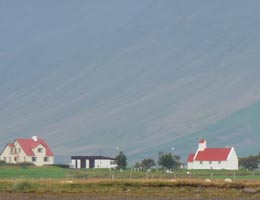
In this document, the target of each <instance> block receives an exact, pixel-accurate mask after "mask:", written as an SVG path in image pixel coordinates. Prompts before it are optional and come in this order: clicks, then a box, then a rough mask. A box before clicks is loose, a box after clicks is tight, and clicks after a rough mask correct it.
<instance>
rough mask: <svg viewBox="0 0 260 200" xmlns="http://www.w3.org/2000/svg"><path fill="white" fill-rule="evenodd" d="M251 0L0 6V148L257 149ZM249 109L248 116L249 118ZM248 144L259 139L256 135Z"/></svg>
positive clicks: (35, 1) (256, 40) (258, 40)
mask: <svg viewBox="0 0 260 200" xmlns="http://www.w3.org/2000/svg"><path fill="white" fill-rule="evenodd" d="M259 11H260V2H259V1H258V0H251V1H244V0H219V1H208V0H189V1H188V0H164V1H159V0H110V1H106V0H75V1H70V0H64V1H52V0H46V1H41V0H25V1H19V0H14V1H8V0H0V44H1V45H0V97H1V99H0V136H1V140H0V143H1V145H2V146H4V144H5V143H7V142H9V141H12V140H13V139H15V138H17V137H30V136H32V135H38V136H40V137H43V138H45V139H46V140H47V141H48V142H49V143H50V146H51V147H52V148H53V150H54V152H55V153H56V155H72V154H81V155H82V154H85V155H90V154H104V155H114V154H116V153H117V152H116V149H115V147H117V146H119V147H120V149H121V150H123V151H124V152H125V153H126V154H127V155H128V156H129V157H130V158H132V159H134V158H135V159H142V158H143V157H144V156H152V157H155V156H156V155H157V153H158V152H159V151H170V150H171V148H170V147H175V152H176V153H178V154H180V155H181V156H182V157H184V159H185V156H186V155H187V153H189V152H192V151H194V150H195V149H196V147H197V146H196V145H197V144H196V143H197V141H198V140H199V139H200V138H201V137H204V138H206V139H207V140H208V144H209V145H210V146H225V145H232V146H235V147H236V149H237V151H238V152H239V154H240V155H246V154H249V153H257V152H258V151H259V148H258V144H257V141H258V140H257V138H259V137H260V136H258V131H259V129H260V127H259V125H258V124H259V123H258V119H259V117H258V116H259V115H260V113H259V112H260V110H259V103H258V102H259V100H260V91H259V88H260V79H259V74H260V68H259V63H260V62H259V61H260V57H259V51H260V35H259V31H260V24H259V21H260V12H259ZM258 113H259V114H258ZM259 139H260V138H259Z"/></svg>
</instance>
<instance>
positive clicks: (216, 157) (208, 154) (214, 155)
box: [194, 148, 232, 161]
mask: <svg viewBox="0 0 260 200" xmlns="http://www.w3.org/2000/svg"><path fill="white" fill-rule="evenodd" d="M231 149H232V148H206V149H205V150H204V151H199V152H198V153H197V155H196V157H195V158H194V160H196V161H226V160H227V159H228V156H229V154H230V152H231Z"/></svg>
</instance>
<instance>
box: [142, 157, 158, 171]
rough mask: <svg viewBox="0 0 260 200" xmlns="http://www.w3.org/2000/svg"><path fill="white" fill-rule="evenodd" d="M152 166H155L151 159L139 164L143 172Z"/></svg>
mask: <svg viewBox="0 0 260 200" xmlns="http://www.w3.org/2000/svg"><path fill="white" fill-rule="evenodd" d="M154 166H155V161H154V160H153V159H151V158H147V159H143V160H142V162H141V167H142V168H143V169H144V170H147V169H151V168H152V167H154Z"/></svg>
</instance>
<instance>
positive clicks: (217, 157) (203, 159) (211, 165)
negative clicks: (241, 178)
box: [187, 139, 238, 170]
mask: <svg viewBox="0 0 260 200" xmlns="http://www.w3.org/2000/svg"><path fill="white" fill-rule="evenodd" d="M187 165H188V166H187V168H188V169H227V170H238V157H237V154H236V152H235V149H234V148H233V147H227V148H207V141H206V140H204V139H202V140H200V141H199V147H198V150H197V151H196V153H192V154H190V155H189V157H188V160H187Z"/></svg>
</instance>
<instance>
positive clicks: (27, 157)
mask: <svg viewBox="0 0 260 200" xmlns="http://www.w3.org/2000/svg"><path fill="white" fill-rule="evenodd" d="M0 160H2V161H5V162H6V163H14V164H15V163H22V162H31V163H33V164H35V165H36V166H43V165H51V164H53V163H54V154H53V152H52V150H51V149H50V147H49V146H48V144H47V143H46V142H45V140H43V139H39V138H37V137H36V136H33V137H32V138H30V139H16V140H15V141H14V142H13V143H10V144H7V145H6V146H5V147H4V149H3V150H2V152H1V154H0Z"/></svg>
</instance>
